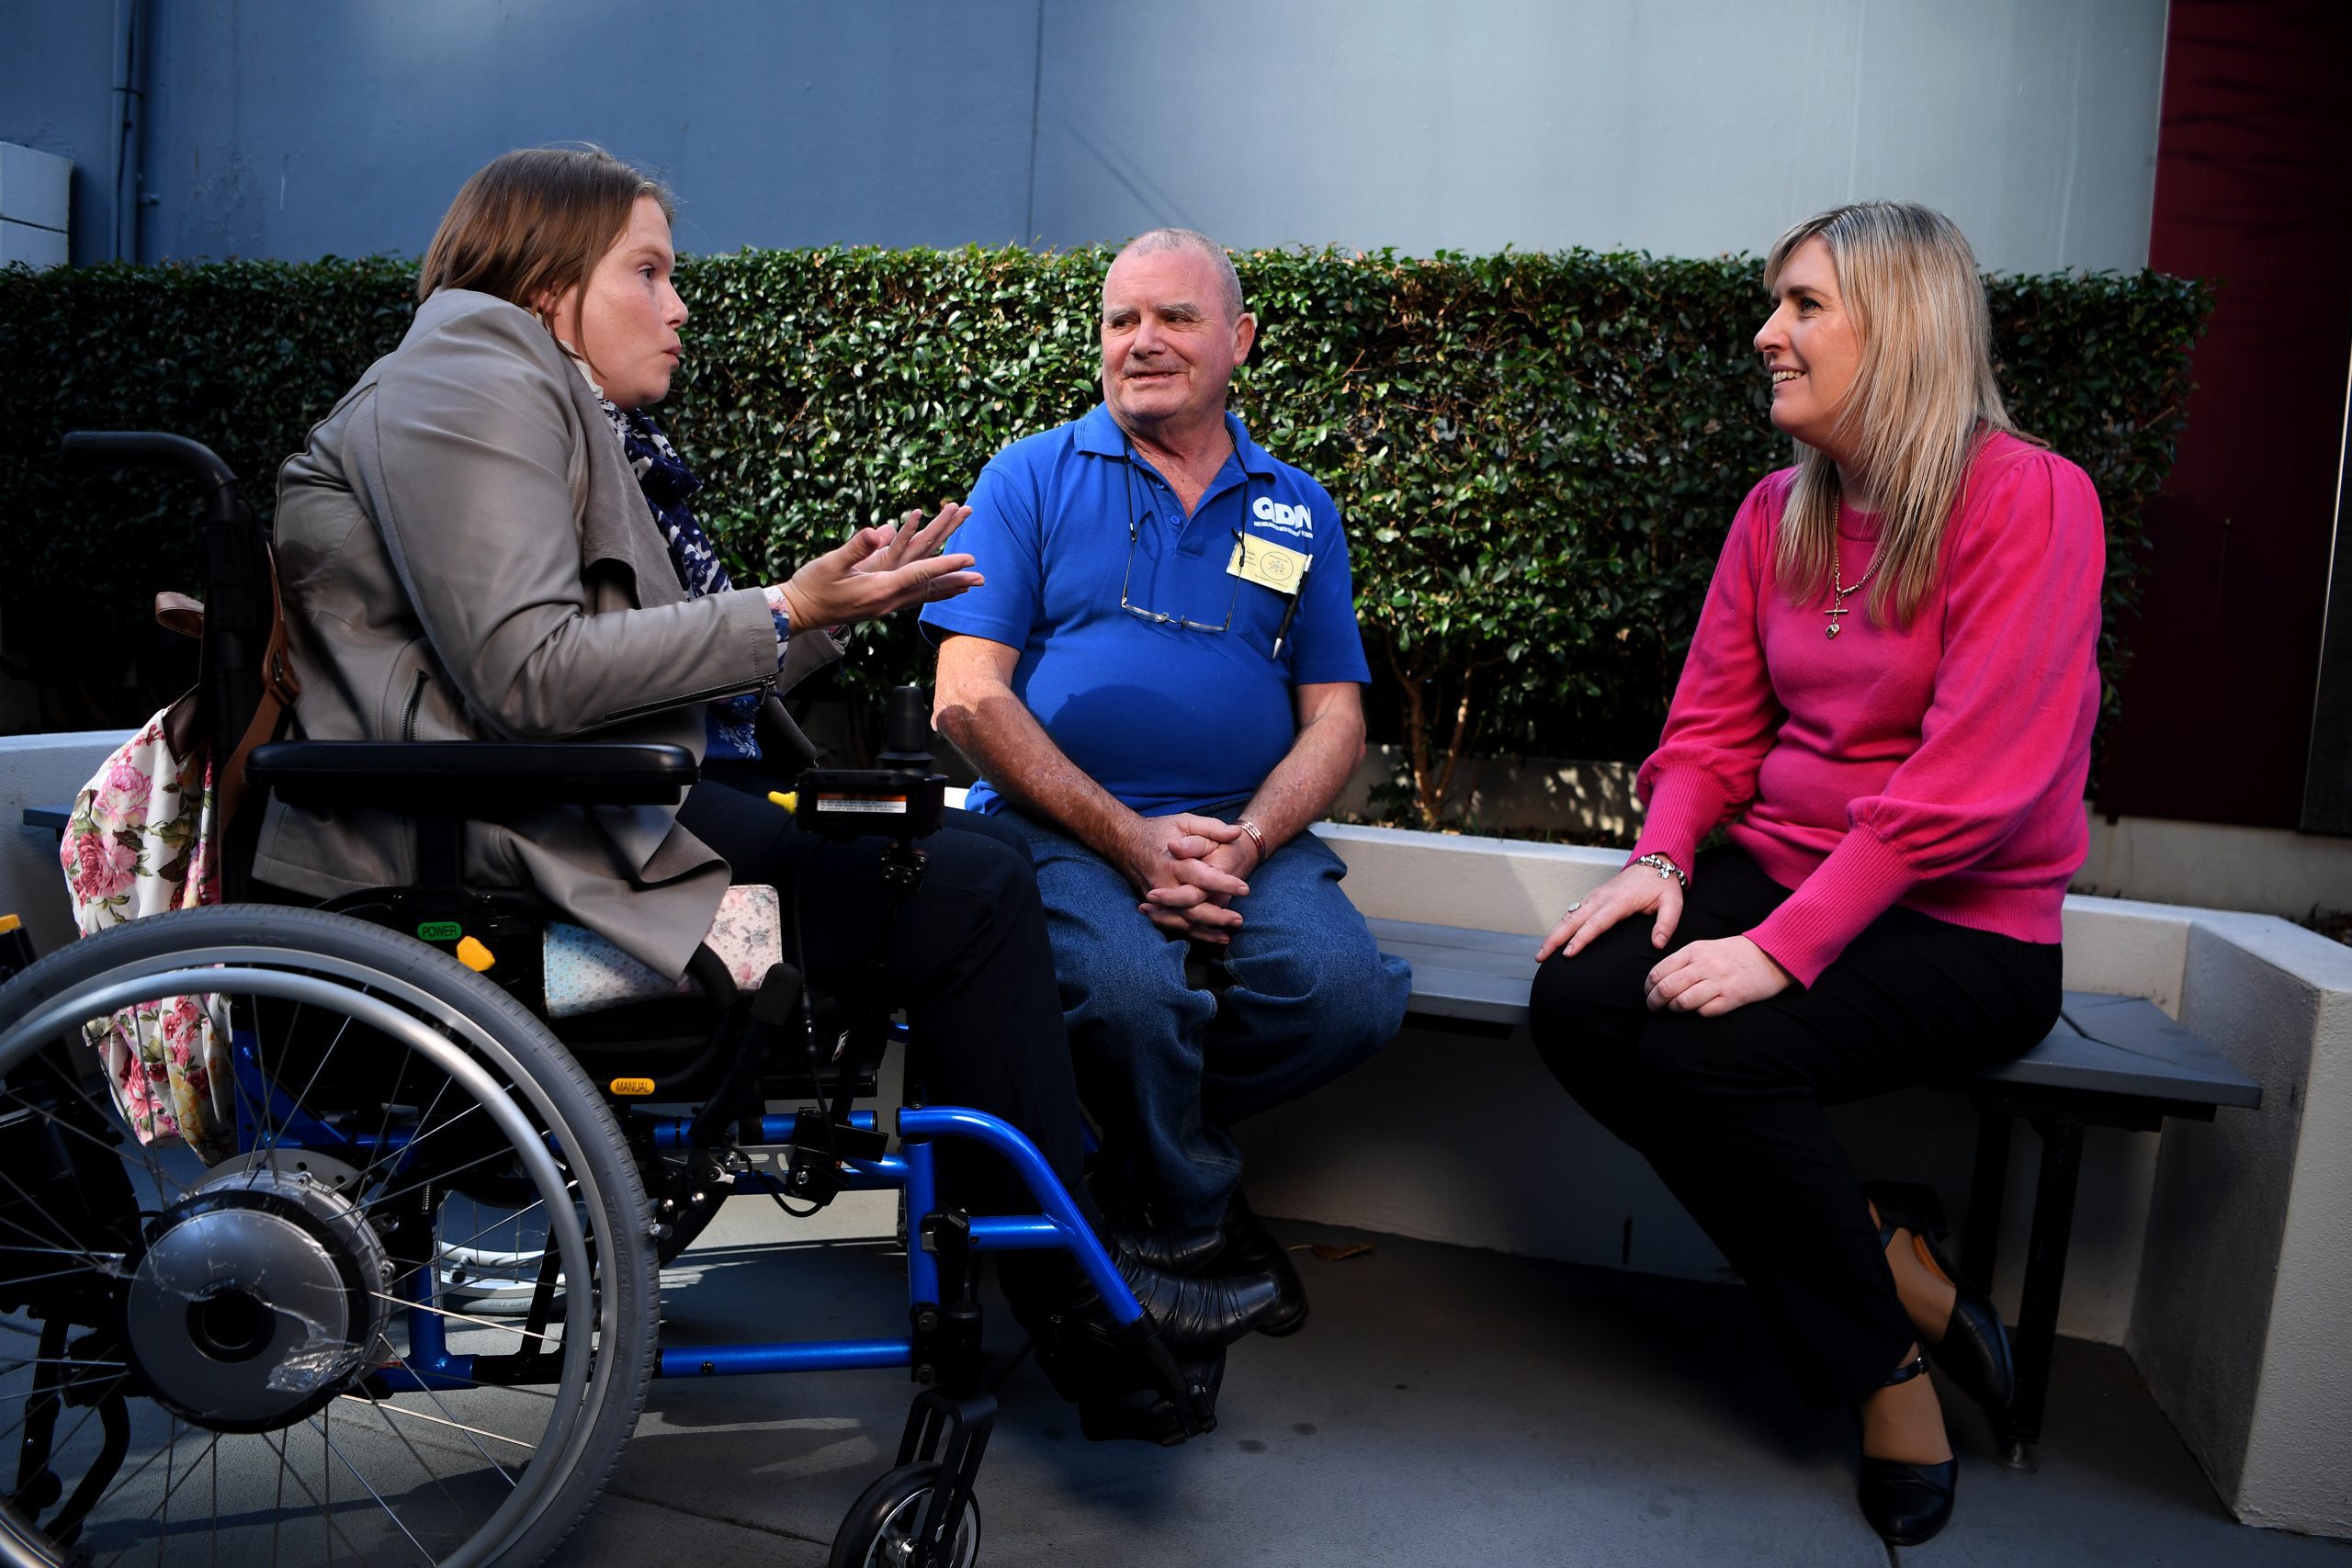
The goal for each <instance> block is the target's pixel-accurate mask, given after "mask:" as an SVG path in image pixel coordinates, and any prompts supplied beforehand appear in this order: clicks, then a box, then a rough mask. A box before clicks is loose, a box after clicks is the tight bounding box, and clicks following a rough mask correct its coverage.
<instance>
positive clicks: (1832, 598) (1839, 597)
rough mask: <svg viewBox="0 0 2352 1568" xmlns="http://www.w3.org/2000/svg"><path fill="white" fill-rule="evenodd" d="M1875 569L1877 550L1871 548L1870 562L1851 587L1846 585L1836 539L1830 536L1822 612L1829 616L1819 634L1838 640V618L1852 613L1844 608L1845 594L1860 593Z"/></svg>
mask: <svg viewBox="0 0 2352 1568" xmlns="http://www.w3.org/2000/svg"><path fill="white" fill-rule="evenodd" d="M1876 570H1878V551H1876V550H1875V549H1873V550H1872V551H1871V564H1870V565H1868V566H1866V567H1864V568H1863V569H1862V575H1861V576H1860V578H1858V579H1856V580H1855V582H1854V585H1853V586H1852V587H1851V588H1849V587H1847V586H1846V584H1845V580H1844V578H1843V577H1842V575H1841V574H1840V572H1839V570H1838V541H1837V540H1836V539H1835V538H1832V539H1831V540H1830V541H1829V608H1828V609H1827V610H1826V611H1825V612H1824V614H1826V615H1828V617H1829V625H1828V626H1826V627H1825V628H1824V629H1823V631H1822V634H1821V635H1822V636H1823V637H1827V638H1828V639H1829V640H1830V641H1832V642H1835V641H1837V640H1838V618H1839V617H1840V616H1843V615H1852V614H1853V612H1852V611H1851V610H1849V609H1848V608H1846V595H1848V594H1849V593H1860V592H1861V591H1862V590H1863V589H1864V588H1865V587H1867V586H1868V585H1869V583H1870V580H1871V573H1872V572H1874V571H1876Z"/></svg>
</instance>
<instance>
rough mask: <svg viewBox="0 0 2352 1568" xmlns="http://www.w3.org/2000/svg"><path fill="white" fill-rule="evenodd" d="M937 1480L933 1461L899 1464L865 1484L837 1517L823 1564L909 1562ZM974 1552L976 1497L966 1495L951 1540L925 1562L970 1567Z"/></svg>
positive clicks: (859, 1566)
mask: <svg viewBox="0 0 2352 1568" xmlns="http://www.w3.org/2000/svg"><path fill="white" fill-rule="evenodd" d="M938 1484H939V1466H937V1465H936V1464H902V1465H900V1466H899V1468H898V1469H896V1470H893V1471H890V1472H888V1473H887V1474H885V1475H883V1476H882V1477H881V1478H880V1479H879V1480H877V1481H876V1482H875V1483H874V1484H873V1485H871V1486H868V1487H867V1488H866V1489H865V1491H864V1492H862V1493H860V1494H859V1495H858V1498H857V1501H856V1502H854V1503H853V1504H851V1505H850V1509H849V1513H848V1515H847V1516H846V1517H843V1518H842V1528H841V1530H840V1532H839V1533H838V1534H836V1535H835V1536H834V1537H833V1552H832V1555H831V1557H829V1558H827V1559H826V1560H825V1561H826V1565H827V1568H905V1565H906V1564H908V1563H910V1562H913V1561H914V1560H915V1543H916V1539H917V1537H918V1536H919V1535H920V1534H921V1533H922V1527H923V1517H924V1516H925V1515H926V1514H928V1513H929V1512H930V1511H931V1500H932V1496H933V1493H934V1492H935V1490H936V1489H937V1487H938ZM979 1555H980V1505H979V1499H978V1498H976V1497H966V1498H965V1499H964V1515H963V1517H961V1518H959V1519H957V1520H956V1532H955V1539H954V1540H953V1541H952V1542H950V1543H949V1544H948V1546H947V1550H946V1551H944V1552H934V1553H933V1555H932V1557H931V1559H930V1565H931V1568H972V1563H973V1562H974V1561H975V1560H976V1559H978V1556H979Z"/></svg>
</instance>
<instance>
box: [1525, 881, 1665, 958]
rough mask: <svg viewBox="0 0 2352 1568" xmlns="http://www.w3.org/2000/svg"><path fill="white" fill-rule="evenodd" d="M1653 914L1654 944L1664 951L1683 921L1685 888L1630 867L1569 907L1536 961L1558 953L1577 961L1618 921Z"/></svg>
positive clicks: (1547, 938) (1545, 942) (1540, 949)
mask: <svg viewBox="0 0 2352 1568" xmlns="http://www.w3.org/2000/svg"><path fill="white" fill-rule="evenodd" d="M1651 910H1656V911H1657V931H1656V933H1655V934H1654V935H1653V936H1652V938H1651V940H1652V941H1653V942H1656V943H1657V945H1658V946H1660V947H1663V946H1665V945H1666V941H1667V938H1668V937H1669V936H1671V935H1673V934H1674V927H1675V925H1676V923H1677V922H1678V921H1679V920H1680V919H1681V918H1682V886H1681V884H1679V883H1678V882H1676V881H1674V880H1673V879H1672V878H1671V877H1662V876H1659V875H1658V874H1657V873H1655V872H1653V871H1651V870H1650V869H1649V868H1648V867H1646V866H1638V865H1629V866H1627V867H1626V868H1625V869H1624V870H1623V871H1621V872H1619V873H1618V874H1616V875H1614V876H1612V877H1611V878H1610V879H1609V880H1608V881H1606V882H1604V883H1602V884H1601V885H1600V886H1598V887H1596V888H1594V889H1593V890H1592V891H1591V892H1589V893H1588V894H1586V895H1585V896H1584V897H1582V898H1579V899H1577V901H1576V902H1575V903H1573V904H1571V905H1569V906H1568V912H1567V913H1566V914H1565V915H1563V916H1561V917H1560V923H1559V924H1558V925H1556V926H1554V927H1553V928H1552V934H1551V935H1549V936H1547V937H1545V938H1544V945H1543V946H1541V947H1539V948H1537V949H1536V950H1535V957H1536V959H1537V961H1538V962H1541V961H1543V960H1544V959H1546V958H1549V957H1551V956H1552V955H1553V954H1554V953H1564V954H1566V956H1568V957H1570V958H1574V957H1575V956H1576V955H1577V953H1582V952H1583V951H1584V950H1585V949H1586V948H1588V947H1589V946H1591V945H1592V942H1593V940H1594V939H1595V938H1597V937H1598V936H1600V933H1601V932H1603V931H1607V930H1608V929H1609V928H1610V927H1611V926H1613V925H1615V924H1616V923H1617V922H1618V921H1620V920H1622V919H1626V918H1627V917H1628V916H1632V915H1639V914H1645V913H1647V912H1649V911H1651Z"/></svg>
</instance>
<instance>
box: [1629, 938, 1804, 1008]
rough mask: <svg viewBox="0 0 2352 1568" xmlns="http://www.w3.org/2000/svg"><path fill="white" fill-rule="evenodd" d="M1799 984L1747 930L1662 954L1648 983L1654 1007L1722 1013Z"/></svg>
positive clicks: (1650, 999)
mask: <svg viewBox="0 0 2352 1568" xmlns="http://www.w3.org/2000/svg"><path fill="white" fill-rule="evenodd" d="M1793 984H1795V982H1794V980H1793V979H1792V977H1791V976H1790V975H1789V972H1788V971H1787V970H1785V969H1783V968H1781V966H1780V964H1778V963H1776V962H1775V961H1774V960H1773V957H1772V955H1771V954H1770V953H1767V952H1765V951H1764V950H1763V949H1762V948H1760V947H1758V946H1757V945H1756V944H1755V943H1754V942H1750V941H1748V940H1747V938H1746V937H1744V936H1727V937H1724V938H1723V939H1721V940H1720V941H1716V942H1692V943H1691V945H1689V946H1688V947H1685V948H1683V949H1682V950H1681V951H1680V952H1679V953H1669V954H1668V956H1666V957H1664V958H1661V959H1659V960H1658V962H1657V967H1656V968H1655V969H1652V970H1651V971H1650V976H1649V983H1648V985H1647V987H1645V989H1646V992H1647V998H1646V999H1647V1000H1648V1002H1649V1005H1650V1011H1652V1012H1695V1013H1697V1014H1698V1015H1699V1016H1700V1017H1701V1018H1721V1017H1722V1016H1723V1015H1724V1014H1725V1013H1727V1012H1729V1011H1731V1010H1733V1009H1735V1008H1744V1007H1746V1006H1747V1004H1748V1003H1750V1002H1760V1001H1762V1000H1763V999H1764V998H1767V997H1777V996H1779V995H1780V994H1781V992H1782V991H1785V990H1787V989H1788V988H1789V987H1791V986H1792V985H1793Z"/></svg>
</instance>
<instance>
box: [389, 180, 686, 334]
mask: <svg viewBox="0 0 2352 1568" xmlns="http://www.w3.org/2000/svg"><path fill="white" fill-rule="evenodd" d="M649 196H650V197H652V198H653V199H654V200H655V201H657V202H659V203H660V204H661V207H662V217H663V218H664V219H665V220H675V219H676V217H677V206H676V203H675V201H674V200H673V198H672V197H671V195H670V192H669V190H668V188H667V187H666V186H663V185H662V182H661V181H659V180H656V179H654V178H652V177H651V176H650V175H644V174H641V173H639V171H638V170H636V169H633V168H631V167H630V166H629V165H628V164H624V163H622V162H621V161H620V160H619V159H618V158H616V157H614V156H613V155H612V154H611V153H610V152H605V150H604V149H603V148H602V147H598V146H596V145H594V143H585V142H583V143H582V144H581V145H579V146H577V147H530V148H526V149H524V150H523V151H521V152H508V153H506V154H504V155H503V156H501V157H497V158H493V159H492V160H491V161H490V162H489V163H487V164H483V165H482V166H481V168H480V169H478V170H476V171H475V172H474V176H473V178H471V179H469V180H468V181H467V182H466V183H465V185H464V186H463V187H462V188H460V189H459V190H458V198H457V199H456V200H455V201H453V202H451V203H450V204H449V210H448V211H447V213H445V214H444V215H443V216H442V219H441V227H440V228H439V229H438V230H436V231H435V232H434V235H433V243H432V245H431V246H430V247H428V248H427V249H426V251H425V253H424V265H423V266H421V267H420V268H418V270H417V276H416V297H417V299H420V300H424V299H431V298H432V297H433V296H434V295H435V293H437V292H439V291H440V290H441V289H444V288H472V289H478V290H480V291H481V293H484V294H494V295H496V296H497V297H498V298H499V299H503V300H505V301H506V302H507V303H508V304H510V305H520V306H521V307H523V309H525V310H529V311H531V312H532V313H533V314H534V315H538V316H539V319H540V320H541V321H546V320H547V318H546V316H545V315H544V314H543V313H541V311H540V310H539V303H538V302H539V301H540V300H542V299H548V297H549V296H554V297H557V298H560V297H561V296H563V295H565V294H568V293H570V292H571V290H572V289H574V288H584V287H586V285H587V282H588V275H589V274H590V273H592V272H594V271H595V270H596V264H597V263H598V262H599V261H601V260H603V259H604V255H605V252H606V251H609V250H611V249H612V248H613V246H614V244H615V243H617V242H618V241H619V239H620V237H621V235H622V234H624V233H626V232H627V231H628V221H629V214H630V213H631V212H632V211H634V210H635V209H636V208H637V204H638V201H639V199H640V198H641V197H649ZM548 330H549V331H550V332H552V331H554V324H553V323H552V322H549V323H548ZM574 346H576V347H578V348H579V349H580V350H581V351H582V353H585V352H586V351H587V345H586V344H575V345H574Z"/></svg>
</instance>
